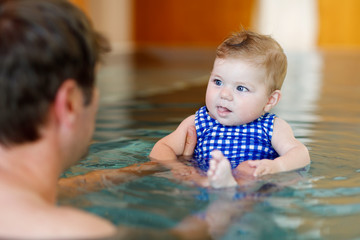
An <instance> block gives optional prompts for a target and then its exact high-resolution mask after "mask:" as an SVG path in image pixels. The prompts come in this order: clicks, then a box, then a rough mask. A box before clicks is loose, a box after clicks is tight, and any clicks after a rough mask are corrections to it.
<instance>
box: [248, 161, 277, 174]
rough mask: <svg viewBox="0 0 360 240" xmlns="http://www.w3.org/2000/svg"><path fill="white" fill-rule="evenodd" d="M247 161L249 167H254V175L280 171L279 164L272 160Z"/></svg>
mask: <svg viewBox="0 0 360 240" xmlns="http://www.w3.org/2000/svg"><path fill="white" fill-rule="evenodd" d="M247 162H248V164H249V166H250V167H253V168H256V169H255V171H254V177H260V176H263V175H266V174H273V173H278V172H281V171H282V169H281V166H280V165H279V164H278V162H276V161H274V160H268V159H262V160H248V161H247Z"/></svg>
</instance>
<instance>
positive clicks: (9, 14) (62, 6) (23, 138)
mask: <svg viewBox="0 0 360 240" xmlns="http://www.w3.org/2000/svg"><path fill="white" fill-rule="evenodd" d="M108 49H109V48H108V43H107V41H106V40H105V39H104V38H103V37H102V36H101V35H100V34H98V33H97V32H95V31H94V29H93V27H92V26H91V24H90V23H89V21H88V20H87V18H86V16H85V15H84V14H83V13H82V12H81V11H80V10H79V9H77V8H76V7H74V6H73V5H71V4H70V3H69V2H67V1H62V0H32V1H28V0H2V1H1V2H0V112H1V114H0V144H1V145H4V146H11V145H16V144H21V143H25V142H29V141H35V140H37V139H38V138H39V137H40V134H39V127H41V126H42V125H43V124H45V123H46V120H47V119H46V117H47V114H48V111H49V107H50V106H51V104H52V103H53V102H54V99H55V97H56V94H57V91H58V89H59V87H60V86H61V84H62V83H63V82H64V81H65V80H67V79H73V80H74V81H75V82H76V84H77V85H78V87H79V88H80V89H81V90H82V92H83V95H84V104H85V105H88V104H89V103H90V102H91V101H92V99H91V97H92V95H93V89H94V86H95V65H96V63H97V62H98V61H99V59H100V57H101V54H102V53H104V52H106V51H107V50H108Z"/></svg>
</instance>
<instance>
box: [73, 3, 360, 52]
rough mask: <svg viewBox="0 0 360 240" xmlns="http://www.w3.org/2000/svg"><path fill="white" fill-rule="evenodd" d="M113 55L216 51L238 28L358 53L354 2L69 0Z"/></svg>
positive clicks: (358, 10) (289, 42)
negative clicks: (165, 49)
mask: <svg viewBox="0 0 360 240" xmlns="http://www.w3.org/2000/svg"><path fill="white" fill-rule="evenodd" d="M72 2H74V3H75V4H77V5H78V6H80V7H81V8H82V9H83V10H84V11H85V12H86V13H87V14H88V15H89V16H90V18H91V19H92V20H93V22H94V24H95V26H96V28H97V29H98V30H99V31H101V32H103V33H104V34H106V35H107V36H108V37H109V39H110V41H111V43H112V45H113V49H114V51H130V50H131V49H133V48H134V47H136V46H149V45H152V46H202V47H204V46H210V47H211V46H216V45H218V44H219V43H220V42H221V41H222V40H223V39H224V38H225V37H226V36H227V35H229V34H230V33H231V32H234V31H236V30H239V29H241V28H245V29H251V30H255V31H258V32H260V33H263V34H271V35H272V36H273V37H274V38H276V39H277V40H278V41H279V42H280V43H281V44H282V45H283V46H284V48H292V49H294V48H295V49H304V48H306V49H311V48H315V47H320V48H347V49H349V48H358V49H359V48H360V31H359V30H358V25H359V23H360V1H358V0H342V1H338V0H221V1H219V0H196V1H194V0H102V1H98V0H72Z"/></svg>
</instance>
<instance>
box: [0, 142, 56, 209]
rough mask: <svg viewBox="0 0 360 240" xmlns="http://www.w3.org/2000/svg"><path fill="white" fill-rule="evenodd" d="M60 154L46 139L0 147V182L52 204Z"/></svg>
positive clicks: (54, 199) (54, 197) (54, 196)
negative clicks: (46, 142)
mask: <svg viewBox="0 0 360 240" xmlns="http://www.w3.org/2000/svg"><path fill="white" fill-rule="evenodd" d="M52 146H54V145H52ZM59 158H60V157H59V151H57V149H54V148H51V147H49V144H45V141H36V142H34V143H26V144H21V145H18V146H13V147H11V148H3V147H0V172H1V174H0V179H1V180H0V181H1V182H2V183H3V184H1V185H3V186H4V185H7V186H10V187H12V188H13V189H14V190H15V191H16V190H18V191H21V192H23V193H24V194H26V193H28V194H33V195H36V196H37V197H39V198H40V199H41V200H42V201H45V202H47V203H51V204H53V203H55V201H56V183H57V179H58V176H59V174H60V172H61V166H60V164H59V163H60V159H59ZM0 187H1V186H0Z"/></svg>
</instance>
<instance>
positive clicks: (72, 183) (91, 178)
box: [58, 126, 196, 197]
mask: <svg viewBox="0 0 360 240" xmlns="http://www.w3.org/2000/svg"><path fill="white" fill-rule="evenodd" d="M195 146H196V130H195V127H194V126H189V127H188V129H187V131H186V137H185V141H184V147H183V154H180V155H185V156H190V155H192V154H193V152H194V149H195ZM165 170H167V168H165V167H164V166H163V165H162V164H159V163H158V162H156V161H149V162H145V163H141V164H133V165H130V166H127V167H124V168H118V169H103V170H94V171H91V172H89V173H86V174H84V175H79V176H75V177H69V178H61V179H60V180H59V182H58V192H59V197H69V196H74V195H78V194H82V193H84V192H89V191H90V192H93V191H99V190H101V189H104V188H105V187H107V186H109V185H112V184H114V185H117V184H120V183H123V182H128V181H131V180H133V179H136V178H139V177H143V176H146V175H150V174H153V173H156V172H161V171H165Z"/></svg>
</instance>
